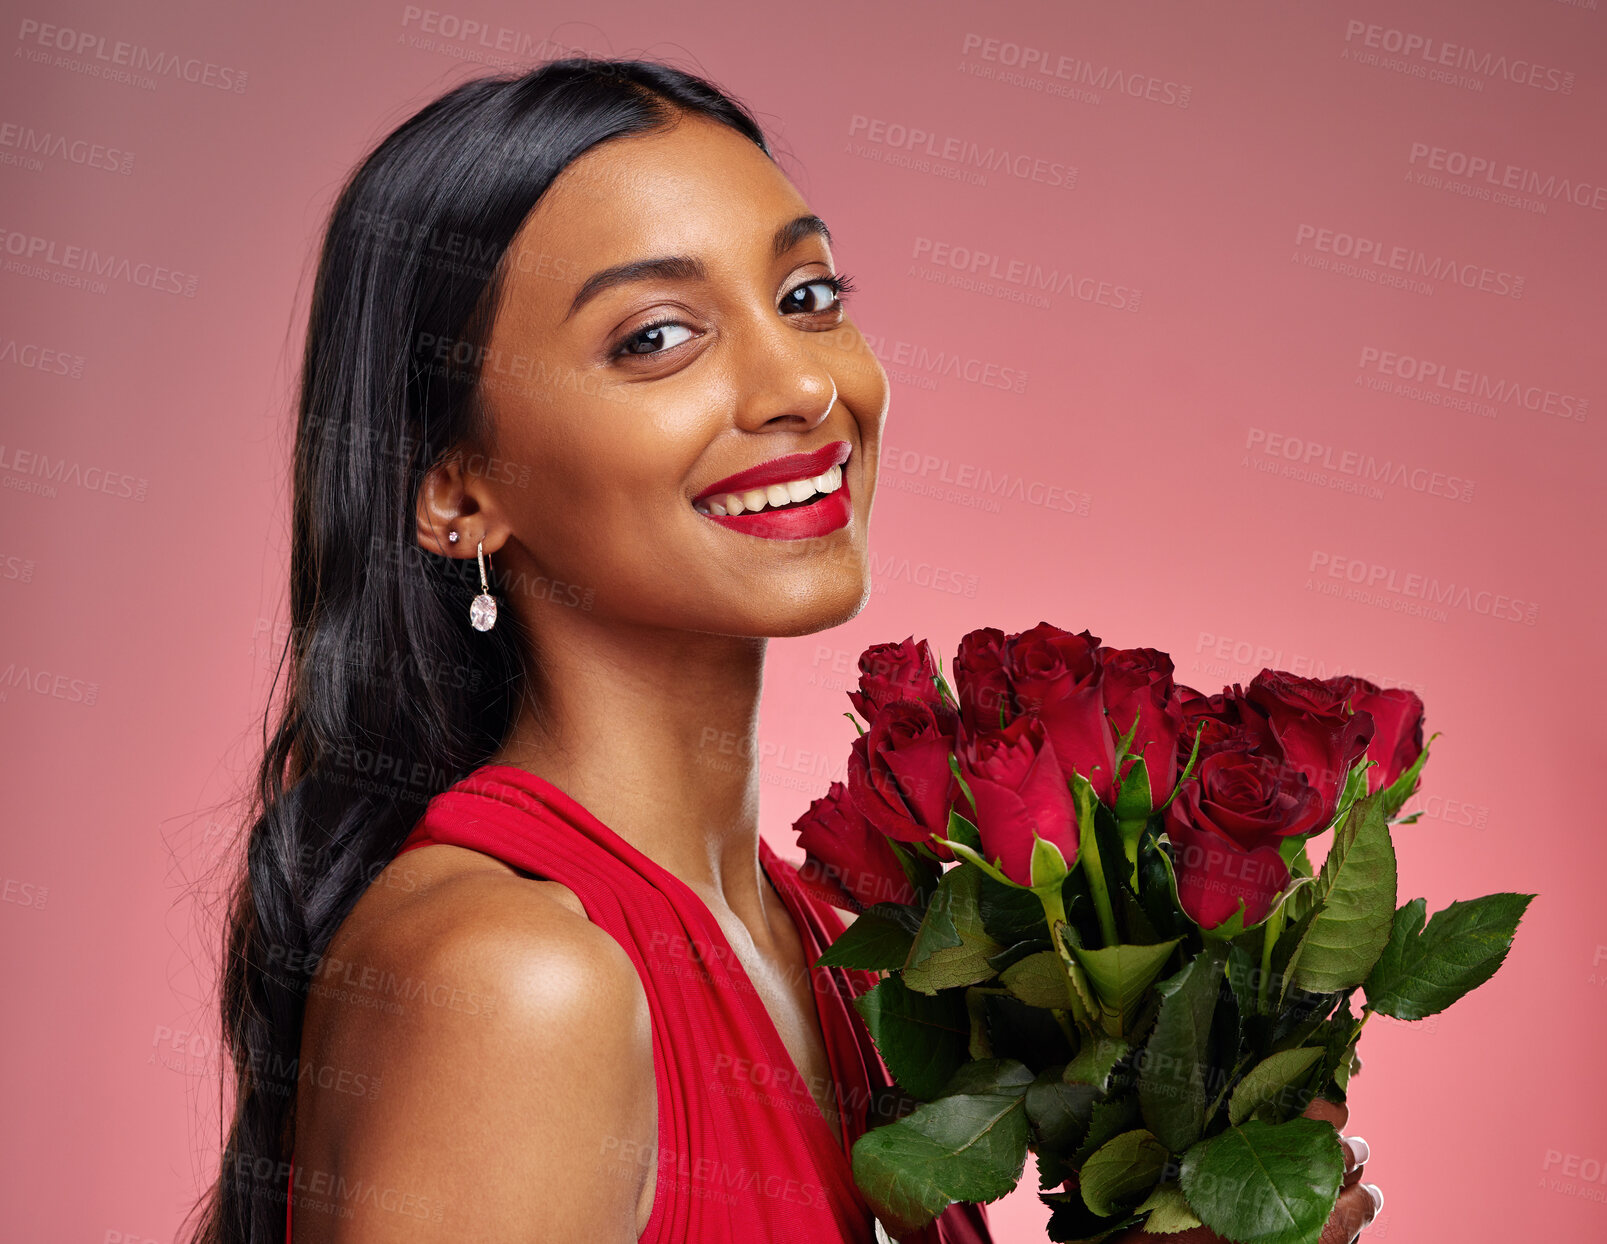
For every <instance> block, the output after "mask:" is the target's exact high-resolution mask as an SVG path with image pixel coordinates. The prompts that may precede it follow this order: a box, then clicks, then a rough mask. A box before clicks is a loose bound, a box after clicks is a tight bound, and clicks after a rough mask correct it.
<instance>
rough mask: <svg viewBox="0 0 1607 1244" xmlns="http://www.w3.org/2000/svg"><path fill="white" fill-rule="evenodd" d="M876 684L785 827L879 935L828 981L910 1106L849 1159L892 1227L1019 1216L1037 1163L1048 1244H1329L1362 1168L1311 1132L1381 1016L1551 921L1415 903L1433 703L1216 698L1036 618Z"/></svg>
mask: <svg viewBox="0 0 1607 1244" xmlns="http://www.w3.org/2000/svg"><path fill="white" fill-rule="evenodd" d="M859 667H860V672H861V674H860V679H859V685H858V689H857V690H855V691H851V692H850V693H849V698H850V700H851V701H852V703H853V706H854V708H855V710H857V712H858V714H859V715H860V716H861V717H863V718H864V721H865V725H864V727H862V728H861V727H860V726H859V722H858V721H857V720H855V719H854V716H853V714H851V713H850V714H846V715H847V716H848V717H849V718H850V720H855V727H856V729H857V730H858V731H859V733H858V737H857V738H855V739H854V741H853V744H852V750H851V752H850V754H849V760H848V773H847V778H848V780H847V782H846V784H844V783H841V782H834V783H833V784H832V786H831V788H830V790H829V791H828V793H827V794H826V795H824V796H822V797H821V798H819V799H816V800H815V801H814V803H813V804H811V806H810V808H809V810H808V811H807V812H806V813H805V814H804V815H803V816H802V817H800V818H799V820H798V821H797V823H796V825H795V828H796V829H797V830H798V834H799V844H800V845H801V846H802V847H803V848H804V850H805V853H806V860H805V863H804V866H803V868H802V869H801V874H802V876H803V877H804V879H805V881H806V883H807V884H809V885H811V886H812V887H814V888H815V889H816V890H817V892H819V893H820V894H822V895H823V896H824V897H826V898H828V899H829V900H830V901H832V902H833V903H835V904H836V905H838V906H840V907H844V908H847V909H850V910H853V911H855V912H857V913H858V915H857V917H856V918H855V919H854V921H853V922H852V923H851V924H850V925H849V926H848V928H847V930H846V931H845V932H844V933H843V935H842V936H841V937H840V938H838V939H837V941H836V942H835V943H834V944H833V945H832V946H831V947H830V948H829V949H828V950H827V952H826V953H825V954H824V955H823V956H822V957H821V960H820V962H821V963H822V964H824V965H835V966H838V967H842V968H845V969H851V970H852V972H851V976H852V978H853V979H854V981H855V982H856V986H855V987H856V990H857V996H856V997H855V1006H856V1008H857V1009H858V1011H859V1013H860V1015H861V1016H862V1017H863V1019H864V1021H865V1023H866V1025H867V1027H868V1029H869V1031H870V1033H871V1035H872V1037H873V1038H874V1040H875V1043H876V1046H877V1049H878V1050H879V1051H880V1053H881V1056H882V1059H883V1061H884V1062H885V1063H886V1065H887V1069H888V1071H889V1073H890V1074H891V1076H892V1077H893V1079H894V1080H895V1081H896V1083H897V1085H898V1087H899V1088H900V1089H902V1090H903V1093H904V1095H906V1097H907V1098H908V1099H913V1102H914V1103H918V1104H915V1105H914V1108H913V1109H908V1106H909V1105H910V1102H908V1101H906V1103H905V1107H906V1109H908V1112H907V1113H904V1114H903V1115H902V1116H901V1117H898V1118H896V1119H894V1120H893V1121H891V1122H887V1123H885V1124H883V1125H881V1126H876V1127H872V1128H871V1129H870V1130H868V1131H867V1132H866V1133H865V1134H864V1135H863V1136H862V1137H861V1138H860V1139H859V1140H858V1142H857V1143H856V1144H855V1145H854V1149H853V1168H854V1175H855V1179H856V1181H857V1183H858V1184H859V1186H860V1188H861V1190H862V1191H863V1192H864V1194H865V1196H866V1198H867V1200H868V1201H869V1202H870V1203H871V1204H872V1206H873V1207H874V1208H875V1209H876V1212H877V1215H878V1217H879V1218H880V1219H881V1221H882V1222H883V1223H885V1224H887V1226H888V1227H889V1228H891V1229H892V1230H893V1231H894V1232H895V1233H898V1232H902V1231H908V1230H912V1229H915V1228H918V1227H919V1226H920V1225H922V1224H923V1223H925V1222H928V1221H930V1220H931V1219H932V1218H933V1217H935V1216H936V1215H937V1214H938V1213H940V1212H941V1211H942V1210H943V1208H944V1207H945V1206H947V1205H949V1204H950V1203H952V1202H955V1201H990V1200H994V1199H996V1198H998V1197H1000V1196H1003V1195H1004V1194H1005V1193H1007V1192H1009V1191H1010V1190H1011V1189H1012V1188H1014V1187H1015V1186H1016V1184H1017V1183H1018V1182H1019V1180H1020V1179H1021V1178H1022V1175H1023V1173H1024V1171H1025V1168H1026V1158H1027V1155H1028V1153H1029V1152H1031V1153H1033V1154H1035V1155H1036V1165H1037V1177H1038V1182H1039V1188H1040V1196H1041V1197H1042V1199H1043V1200H1044V1201H1045V1202H1047V1203H1048V1204H1049V1205H1050V1206H1051V1207H1052V1215H1051V1219H1050V1223H1049V1238H1050V1239H1052V1240H1057V1241H1070V1240H1098V1239H1101V1238H1104V1237H1106V1236H1108V1235H1112V1234H1114V1233H1116V1232H1119V1231H1122V1230H1124V1229H1126V1228H1129V1227H1134V1226H1143V1227H1144V1228H1145V1229H1146V1230H1148V1231H1150V1232H1155V1233H1165V1232H1175V1231H1181V1230H1185V1229H1187V1228H1189V1227H1194V1226H1198V1225H1200V1224H1202V1223H1203V1224H1204V1225H1205V1226H1206V1227H1208V1228H1210V1229H1211V1230H1213V1231H1215V1232H1216V1233H1217V1234H1219V1235H1221V1236H1224V1237H1226V1238H1227V1239H1230V1240H1236V1241H1241V1242H1243V1244H1314V1242H1315V1241H1316V1240H1317V1239H1318V1237H1319V1235H1320V1233H1321V1230H1322V1227H1323V1224H1324V1222H1325V1221H1326V1220H1327V1219H1328V1217H1329V1215H1330V1213H1331V1211H1332V1209H1333V1206H1334V1202H1335V1200H1336V1198H1337V1195H1338V1193H1339V1190H1340V1185H1341V1180H1342V1174H1343V1168H1344V1155H1343V1152H1342V1149H1341V1146H1340V1142H1339V1137H1338V1133H1337V1132H1336V1131H1335V1130H1334V1128H1333V1126H1332V1125H1331V1124H1329V1123H1327V1122H1323V1121H1321V1120H1319V1119H1317V1118H1314V1117H1308V1116H1307V1115H1306V1114H1303V1111H1304V1110H1305V1109H1306V1108H1307V1107H1308V1106H1310V1105H1311V1103H1312V1101H1313V1099H1315V1098H1318V1097H1322V1098H1327V1099H1329V1100H1331V1101H1334V1102H1338V1103H1341V1104H1342V1103H1343V1102H1344V1100H1345V1091H1346V1086H1347V1082H1348V1080H1349V1077H1350V1074H1351V1072H1352V1069H1353V1067H1354V1066H1355V1051H1356V1044H1357V1040H1358V1038H1359V1036H1360V1034H1361V1031H1362V1028H1363V1026H1364V1025H1365V1024H1366V1022H1367V1019H1368V1018H1369V1016H1371V1015H1373V1014H1374V1013H1379V1014H1384V1015H1389V1016H1393V1017H1395V1018H1397V1019H1405V1020H1415V1019H1421V1018H1423V1017H1425V1016H1428V1015H1433V1014H1435V1013H1436V1012H1438V1011H1441V1010H1443V1009H1444V1008H1445V1007H1447V1006H1449V1005H1450V1004H1451V1003H1452V1002H1454V1001H1455V1000H1456V999H1457V998H1459V997H1461V996H1462V995H1463V994H1465V993H1467V992H1468V991H1469V990H1471V989H1473V988H1475V987H1477V986H1478V985H1480V984H1482V983H1483V982H1484V981H1486V980H1488V979H1489V978H1490V976H1491V975H1493V974H1494V972H1495V971H1496V969H1497V968H1498V967H1499V966H1500V964H1501V962H1502V960H1503V959H1504V958H1505V956H1506V953H1507V950H1508V948H1509V947H1510V945H1511V942H1512V938H1513V935H1514V933H1515V932H1516V929H1517V925H1518V921H1519V919H1520V918H1521V916H1522V915H1523V912H1524V910H1525V908H1526V907H1527V905H1528V903H1529V901H1530V899H1531V898H1532V897H1533V896H1532V895H1528V894H1492V895H1488V896H1486V897H1484V898H1479V899H1474V900H1472V901H1469V902H1456V903H1452V904H1451V905H1450V906H1449V907H1447V908H1445V909H1444V910H1443V911H1440V912H1437V913H1435V915H1434V917H1433V918H1432V919H1431V920H1428V921H1427V923H1426V924H1425V920H1424V917H1425V911H1424V907H1425V904H1424V900H1423V899H1420V898H1419V899H1413V900H1411V901H1410V902H1407V903H1405V904H1403V905H1402V906H1400V907H1399V908H1397V907H1396V868H1395V853H1394V848H1393V846H1392V843H1391V839H1390V828H1389V827H1390V824H1391V822H1392V821H1393V822H1394V823H1397V824H1399V823H1405V822H1409V821H1412V820H1415V819H1416V818H1415V816H1405V817H1402V816H1401V815H1400V814H1401V810H1402V808H1403V806H1404V805H1405V803H1406V801H1407V799H1408V797H1409V796H1410V795H1411V794H1412V793H1413V791H1414V790H1415V789H1416V786H1417V782H1418V776H1419V773H1420V771H1421V769H1422V766H1423V762H1424V760H1425V759H1426V756H1427V750H1426V746H1425V743H1424V740H1423V705H1422V702H1421V701H1420V700H1419V698H1418V697H1417V696H1416V695H1415V694H1413V693H1412V692H1409V691H1402V690H1385V689H1381V688H1379V687H1377V686H1374V685H1373V684H1372V683H1370V682H1367V681H1365V680H1363V679H1360V678H1352V677H1338V678H1330V679H1325V680H1317V679H1311V678H1302V677H1298V676H1296V675H1293V674H1289V673H1284V672H1279V671H1273V670H1263V671H1262V672H1261V673H1260V674H1259V675H1257V676H1256V678H1255V679H1254V680H1253V681H1252V682H1251V683H1250V685H1249V687H1248V688H1241V687H1240V686H1239V685H1237V684H1235V685H1233V686H1231V687H1228V688H1225V689H1224V690H1222V691H1220V692H1218V693H1216V694H1213V695H1205V694H1202V693H1201V692H1198V691H1195V690H1193V689H1191V688H1188V687H1184V686H1181V685H1178V684H1177V683H1176V682H1175V681H1174V678H1173V668H1172V662H1171V659H1170V658H1169V657H1168V656H1167V655H1166V654H1165V653H1163V652H1159V651H1156V650H1154V649H1149V648H1134V649H1113V648H1107V647H1103V646H1101V643H1100V641H1099V639H1098V638H1097V637H1095V636H1092V635H1090V634H1089V633H1088V632H1087V631H1083V632H1082V633H1081V634H1076V635H1074V634H1070V633H1068V632H1066V631H1063V630H1061V629H1059V628H1058V627H1054V626H1051V625H1050V624H1048V623H1046V622H1045V623H1040V624H1039V625H1038V626H1035V627H1033V628H1032V629H1031V630H1028V631H1026V632H1023V633H1021V634H1017V635H1006V634H1004V633H1003V632H1001V631H999V630H997V629H994V628H991V627H989V628H983V629H979V630H975V631H972V632H971V633H970V634H968V635H966V636H965V638H964V639H962V640H961V642H960V645H959V650H958V652H957V654H956V656H955V659H954V671H953V672H954V683H953V685H951V684H950V682H949V680H948V679H947V678H946V677H945V676H944V674H943V671H942V669H941V666H940V665H934V664H933V661H932V656H931V652H930V650H929V649H928V646H927V644H926V642H925V641H924V640H922V641H921V642H919V643H916V642H914V641H913V637H912V638H911V639H907V640H905V641H904V642H902V643H898V644H877V645H873V646H872V647H870V648H868V649H867V650H866V651H865V652H864V654H863V655H862V656H861V657H860V662H859ZM1435 737H1437V736H1435ZM1432 742H1433V739H1432V738H1430V739H1429V743H1432ZM1330 829H1331V830H1332V831H1333V835H1332V839H1331V840H1330V842H1329V845H1328V848H1327V853H1326V856H1325V857H1324V859H1323V860H1322V863H1321V866H1320V868H1319V867H1316V866H1314V863H1313V861H1312V860H1311V859H1310V858H1308V856H1307V852H1306V843H1307V841H1308V840H1309V839H1311V838H1312V837H1313V836H1315V835H1318V834H1321V833H1323V832H1324V831H1327V830H1330ZM1358 989H1360V990H1362V991H1363V994H1364V998H1365V1001H1363V1002H1362V1004H1361V1007H1360V1011H1359V1013H1358V1012H1357V1011H1356V1010H1355V1009H1353V1006H1352V1002H1353V998H1354V995H1355V994H1356V992H1357V990H1358Z"/></svg>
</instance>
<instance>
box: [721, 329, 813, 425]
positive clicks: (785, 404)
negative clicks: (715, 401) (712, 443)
mask: <svg viewBox="0 0 1607 1244" xmlns="http://www.w3.org/2000/svg"><path fill="white" fill-rule="evenodd" d="M771 314H772V315H774V314H775V312H772V313H771ZM824 335H825V334H821V333H809V332H807V331H805V330H803V329H800V328H796V327H794V326H792V325H790V324H787V323H785V322H776V323H774V324H772V325H770V326H767V327H766V329H765V331H763V332H757V333H751V334H746V335H745V336H744V338H743V339H742V341H741V342H740V344H739V346H738V350H737V355H738V363H737V376H738V381H737V383H738V384H739V385H740V389H739V393H740V397H739V400H738V402H737V415H736V422H737V426H739V427H741V428H743V429H745V430H747V431H749V432H758V431H769V430H772V429H780V428H786V429H789V430H791V431H797V432H807V431H809V430H810V429H811V428H815V427H818V426H819V425H820V424H821V423H822V422H824V420H825V418H826V416H827V415H828V414H830V413H831V408H832V407H833V406H835V405H836V404H837V381H836V380H835V379H834V378H833V377H832V374H831V370H830V368H828V367H827V366H826V364H825V360H824V359H822V358H821V354H820V351H818V350H816V349H814V348H812V346H813V343H812V342H811V341H810V338H811V337H823V336H824Z"/></svg>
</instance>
